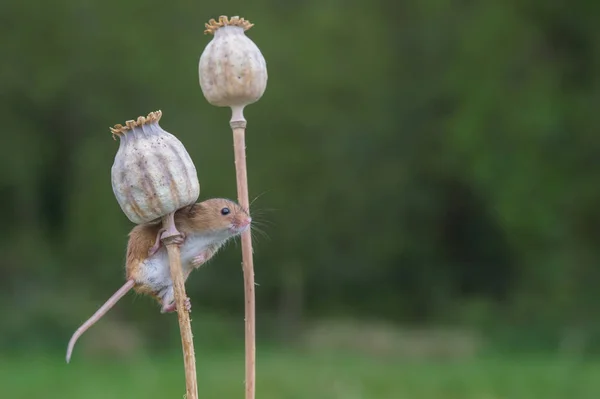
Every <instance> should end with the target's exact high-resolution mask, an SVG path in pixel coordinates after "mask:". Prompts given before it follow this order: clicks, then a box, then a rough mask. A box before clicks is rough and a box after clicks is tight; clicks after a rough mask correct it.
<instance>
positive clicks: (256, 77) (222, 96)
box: [198, 16, 267, 108]
mask: <svg viewBox="0 0 600 399" xmlns="http://www.w3.org/2000/svg"><path fill="white" fill-rule="evenodd" d="M252 26H253V25H252V24H251V23H250V22H249V21H246V20H244V18H239V17H232V18H231V19H228V18H227V17H226V16H221V17H220V18H219V21H218V22H217V21H215V20H214V19H211V20H210V21H209V22H208V23H207V24H206V30H205V31H204V33H207V34H213V35H214V37H213V39H212V40H211V41H210V42H209V43H208V45H207V46H206V48H205V49H204V51H203V52H202V55H201V56H200V61H199V64H198V73H199V76H200V87H201V89H202V92H203V93H204V97H205V98H206V100H207V101H208V102H209V103H210V104H212V105H215V106H219V107H242V108H243V107H244V106H246V105H248V104H252V103H254V102H256V101H258V100H259V99H260V98H261V97H262V95H263V93H264V92H265V89H266V87H267V63H266V61H265V58H264V57H263V55H262V53H261V52H260V50H259V49H258V47H257V46H256V44H254V42H253V41H252V40H250V39H249V38H248V37H247V36H246V34H245V33H244V32H245V31H246V30H248V29H250V28H251V27H252Z"/></svg>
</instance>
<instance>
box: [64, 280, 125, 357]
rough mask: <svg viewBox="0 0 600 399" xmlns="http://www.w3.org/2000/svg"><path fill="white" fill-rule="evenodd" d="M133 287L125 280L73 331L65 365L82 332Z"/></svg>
mask: <svg viewBox="0 0 600 399" xmlns="http://www.w3.org/2000/svg"><path fill="white" fill-rule="evenodd" d="M134 285H135V282H134V281H133V280H127V282H126V283H125V284H123V286H122V287H121V288H119V290H118V291H117V292H115V293H114V294H113V295H112V296H111V297H110V298H108V300H107V301H106V302H104V305H102V306H101V307H100V309H98V310H97V311H96V313H94V314H93V315H92V317H90V318H89V319H87V321H86V322H85V323H83V324H82V325H81V327H79V328H78V329H77V331H75V333H74V334H73V336H72V337H71V340H70V341H69V346H68V347H67V363H69V361H70V360H71V354H72V353H73V347H74V346H75V343H76V342H77V340H78V339H79V337H81V335H82V334H83V333H84V332H86V331H87V330H88V329H89V328H90V327H91V326H93V325H94V324H95V323H96V322H97V321H98V320H100V318H101V317H102V316H104V315H105V314H106V312H108V311H109V310H110V309H111V308H112V307H113V306H115V305H116V303H117V302H119V300H120V299H121V298H123V297H124V296H125V294H127V293H128V292H129V290H131V289H132V288H133V286H134Z"/></svg>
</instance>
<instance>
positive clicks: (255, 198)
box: [249, 189, 274, 207]
mask: <svg viewBox="0 0 600 399" xmlns="http://www.w3.org/2000/svg"><path fill="white" fill-rule="evenodd" d="M273 190H274V189H270V190H267V191H263V192H262V193H260V194H258V195H257V196H256V197H254V199H253V200H252V201H251V202H250V206H249V207H252V204H254V201H256V200H257V199H259V198H260V197H262V196H263V195H265V194H266V193H268V192H269V191H273Z"/></svg>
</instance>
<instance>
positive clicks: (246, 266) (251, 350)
mask: <svg viewBox="0 0 600 399" xmlns="http://www.w3.org/2000/svg"><path fill="white" fill-rule="evenodd" d="M234 115H236V112H235V111H234ZM230 125H231V129H232V130H233V150H234V154H235V173H236V180H237V191H238V202H239V203H240V205H241V206H242V207H244V208H245V209H246V210H247V211H248V212H250V204H249V200H248V174H247V171H246V138H245V136H246V120H244V118H243V116H242V117H241V118H235V117H234V118H232V120H231V122H230ZM242 269H243V271H244V302H245V306H244V309H245V314H246V318H245V336H246V345H245V347H246V399H254V394H255V384H256V333H255V324H256V323H255V298H254V262H253V259H252V236H251V233H250V230H249V229H248V230H246V231H244V232H243V233H242Z"/></svg>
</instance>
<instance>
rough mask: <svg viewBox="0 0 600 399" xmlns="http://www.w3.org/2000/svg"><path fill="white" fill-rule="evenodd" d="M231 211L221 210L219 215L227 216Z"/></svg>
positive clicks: (227, 209)
mask: <svg viewBox="0 0 600 399" xmlns="http://www.w3.org/2000/svg"><path fill="white" fill-rule="evenodd" d="M230 212H231V211H230V210H229V208H223V209H221V215H229V213H230Z"/></svg>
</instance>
